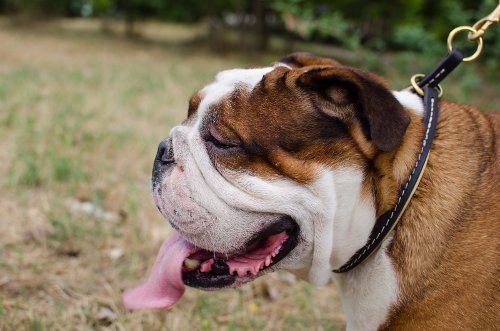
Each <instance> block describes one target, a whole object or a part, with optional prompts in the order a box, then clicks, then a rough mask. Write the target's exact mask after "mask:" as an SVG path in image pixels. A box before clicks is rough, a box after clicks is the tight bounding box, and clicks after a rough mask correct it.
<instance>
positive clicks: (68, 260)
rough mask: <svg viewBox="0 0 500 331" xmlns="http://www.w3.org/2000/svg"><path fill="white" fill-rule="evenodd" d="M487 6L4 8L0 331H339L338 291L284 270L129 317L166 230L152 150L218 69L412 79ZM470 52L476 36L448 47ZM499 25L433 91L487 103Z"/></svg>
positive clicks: (438, 0) (216, 3) (491, 106)
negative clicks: (156, 198)
mask: <svg viewBox="0 0 500 331" xmlns="http://www.w3.org/2000/svg"><path fill="white" fill-rule="evenodd" d="M497 5H498V1H497V0H481V1H478V0H464V1H460V2H457V1H452V0H405V1H400V0H398V1H391V2H375V1H359V0H349V1H346V0H336V1H333V0H332V1H319V0H318V1H313V0H311V1H304V0H267V1H264V0H257V1H247V0H207V1H194V0H184V1H173V0H0V196H1V199H0V330H69V329H71V330H184V329H196V330H198V329H200V330H214V329H222V330H253V329H264V330H283V329H307V330H309V329H311V330H341V329H343V328H344V326H345V321H344V317H343V312H342V308H341V306H340V302H339V300H338V297H337V295H336V291H335V288H334V286H333V285H332V284H329V285H327V286H325V287H322V288H315V287H312V286H311V285H309V284H307V283H305V282H302V281H300V280H297V279H295V278H294V277H293V276H291V275H290V274H288V273H285V272H279V273H275V274H272V275H268V276H266V277H263V278H261V279H259V280H257V281H256V282H253V283H251V284H247V285H245V286H243V287H242V288H239V289H233V290H225V291H220V292H216V293H205V292H200V291H196V290H192V289H187V291H186V294H185V296H184V297H183V298H182V299H181V301H179V302H178V303H177V304H176V305H175V306H174V307H172V308H171V309H169V310H160V311H139V312H133V313H130V312H126V311H125V309H124V307H123V305H122V303H121V293H122V291H123V290H124V289H125V288H127V287H130V286H134V285H137V284H139V283H140V282H143V281H144V280H145V279H146V277H147V276H148V274H149V271H150V269H151V266H152V265H153V262H154V260H155V258H156V253H157V251H158V248H159V247H160V245H161V242H162V241H163V240H164V239H165V237H167V236H168V235H169V234H170V233H171V232H172V230H171V228H170V227H169V226H168V225H167V224H166V222H165V221H164V220H163V218H162V217H161V215H160V214H159V213H158V212H157V210H156V207H155V206H154V204H153V202H152V199H151V198H150V194H149V178H150V173H151V168H152V161H153V157H154V155H155V152H156V148H157V145H158V143H159V142H160V141H161V140H162V139H163V138H164V137H165V136H166V135H168V132H169V131H170V129H171V127H173V126H174V125H176V124H177V123H179V122H180V121H182V119H183V118H184V117H185V115H186V113H187V104H188V99H189V97H190V95H191V94H193V93H194V92H195V91H196V90H198V89H200V88H201V87H203V86H204V85H206V84H207V83H209V82H210V81H211V80H212V78H213V76H214V75H215V74H216V73H217V72H218V71H220V70H223V69H228V68H234V67H244V66H248V65H265V64H268V63H270V62H273V61H275V60H276V59H278V58H280V57H282V56H283V55H285V54H286V53H289V52H292V51H309V52H312V53H315V54H317V55H321V56H327V57H332V58H335V59H337V60H338V61H340V62H342V63H344V64H346V65H351V66H356V67H359V68H362V69H364V70H368V71H372V72H375V73H377V74H380V75H382V76H383V77H385V78H386V79H387V81H388V82H389V83H390V84H391V86H393V88H395V89H401V88H405V87H406V86H408V85H409V79H410V77H411V76H412V75H413V74H415V73H424V72H426V71H427V70H429V69H430V68H432V67H433V66H434V65H435V64H436V63H437V61H438V60H439V59H440V58H441V57H442V56H444V55H445V54H446V37H447V35H448V33H449V31H451V30H452V29H453V28H455V27H456V26H459V25H472V24H474V23H475V22H476V21H477V20H478V19H480V18H482V17H483V16H486V15H487V14H488V13H489V12H491V11H492V10H493V9H494V8H495V7H496V6H497ZM456 45H458V46H459V47H461V48H463V49H464V50H465V51H466V52H467V53H472V52H474V50H475V46H476V45H475V44H474V43H469V42H467V41H466V38H465V35H459V36H458V37H457V42H456ZM499 58H500V27H498V26H494V27H492V28H491V29H490V30H489V31H488V32H487V33H486V37H485V47H484V52H483V54H482V55H481V57H480V59H479V60H477V61H476V62H474V63H469V64H463V65H461V66H460V67H459V68H458V69H457V70H456V72H454V73H453V74H452V75H451V76H450V78H449V79H447V80H446V81H445V82H444V83H443V85H444V89H445V98H448V99H451V100H454V101H459V102H467V103H470V104H472V105H474V106H476V107H478V108H480V109H482V110H495V109H498V108H499V107H498V104H499V93H498V91H499V81H500V80H499V77H500V60H499Z"/></svg>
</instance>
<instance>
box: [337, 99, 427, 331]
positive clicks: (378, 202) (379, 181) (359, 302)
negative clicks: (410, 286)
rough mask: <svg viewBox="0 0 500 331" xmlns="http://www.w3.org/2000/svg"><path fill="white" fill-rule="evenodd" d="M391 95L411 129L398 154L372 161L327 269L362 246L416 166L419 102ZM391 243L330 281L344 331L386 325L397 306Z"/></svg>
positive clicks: (420, 137)
mask: <svg viewBox="0 0 500 331" xmlns="http://www.w3.org/2000/svg"><path fill="white" fill-rule="evenodd" d="M394 95H395V96H396V97H397V98H398V100H399V101H400V103H401V104H403V106H404V107H405V109H406V110H407V111H408V112H409V114H410V116H411V117H412V124H411V125H410V127H409V128H408V129H407V134H406V135H405V138H404V139H403V142H402V143H401V146H400V147H399V148H398V149H397V150H395V151H393V152H388V153H382V154H379V155H373V164H374V168H373V169H371V170H370V172H369V173H368V174H367V178H366V179H365V182H364V183H363V186H364V188H363V190H362V191H363V192H365V193H364V194H363V195H364V198H363V200H362V201H363V202H362V203H360V202H361V198H360V201H359V202H358V203H357V205H356V208H354V209H352V216H353V217H352V219H351V221H350V223H349V226H347V227H344V228H341V227H338V228H336V229H335V230H334V234H335V237H338V238H335V239H334V241H333V242H334V243H336V242H341V243H342V247H336V249H334V253H332V265H338V264H339V263H340V265H342V263H344V262H345V260H346V259H348V258H349V257H350V256H351V255H352V253H353V252H354V251H356V249H358V248H359V247H361V246H363V245H364V243H365V242H366V240H367V238H368V236H369V234H370V231H371V228H372V227H373V224H374V223H375V219H376V218H377V217H379V216H380V215H381V214H382V213H384V212H385V211H387V210H388V209H390V208H392V206H393V205H394V203H395V202H396V200H397V195H398V188H399V187H400V185H402V184H403V183H404V182H405V180H406V178H407V177H408V173H409V172H410V171H411V166H412V165H413V164H414V162H415V158H416V155H417V152H418V150H419V143H420V141H421V139H422V133H421V132H422V131H423V130H422V124H421V123H422V116H423V106H422V102H421V99H420V98H419V97H415V96H414V94H411V93H406V92H395V93H394ZM366 192H370V193H371V194H370V193H366ZM344 223H345V220H344ZM338 224H343V223H342V222H339V223H338ZM393 237H394V234H391V235H390V236H389V237H388V238H387V239H386V240H385V241H384V242H383V244H382V246H381V247H380V249H379V250H378V251H377V252H376V253H374V254H373V255H372V256H371V257H370V258H368V259H367V260H366V261H364V262H363V263H362V264H360V265H359V266H357V267H356V268H354V269H353V270H351V271H350V272H348V273H346V274H334V276H333V279H334V281H335V284H336V285H337V288H338V290H339V295H340V298H341V300H342V304H343V307H344V312H345V316H346V320H347V326H348V329H352V330H376V329H377V328H378V327H379V326H380V325H382V324H383V323H384V322H385V321H386V320H387V318H388V316H389V315H390V313H391V308H392V307H394V306H395V305H396V304H397V301H398V300H397V299H398V295H399V293H400V287H399V285H398V279H399V276H398V275H397V271H396V270H395V268H394V266H393V261H392V257H391V255H390V252H389V248H390V246H391V243H392V240H393ZM346 243H348V244H346ZM360 312H363V313H360Z"/></svg>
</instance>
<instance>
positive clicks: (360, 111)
mask: <svg viewBox="0 0 500 331" xmlns="http://www.w3.org/2000/svg"><path fill="white" fill-rule="evenodd" d="M440 106H441V108H442V114H441V116H440V118H439V122H438V131H437V132H436V140H435V142H434V143H433V146H432V148H431V157H430V159H429V163H428V170H426V172H425V173H424V175H423V178H422V180H421V183H420V185H419V187H418V189H417V190H416V193H415V196H414V198H413V199H412V201H411V203H410V205H409V206H408V208H407V211H406V212H405V215H404V216H403V218H402V220H401V222H400V225H399V226H398V227H397V229H396V230H395V231H394V232H393V233H392V234H391V235H390V236H389V238H388V239H387V240H385V242H384V243H383V245H382V247H381V248H380V249H379V250H378V251H377V252H376V253H374V254H373V255H372V256H371V257H370V258H369V259H368V260H366V261H365V262H363V263H362V264H361V265H359V266H358V267H356V268H355V269H354V270H352V271H350V272H348V273H346V274H334V273H333V272H332V270H334V269H336V268H338V267H340V266H342V265H343V264H344V263H345V262H346V261H347V260H349V258H350V257H351V256H352V255H353V254H354V253H355V252H356V251H357V250H358V249H359V248H360V247H362V246H363V245H364V244H365V242H366V241H367V239H368V236H369V234H370V232H371V230H372V227H373V225H374V223H375V220H376V219H377V217H378V216H380V215H381V214H383V213H384V212H386V211H387V210H389V209H390V208H391V207H392V206H393V205H394V204H395V202H396V200H397V197H398V188H399V187H400V185H402V184H403V183H404V182H405V180H406V178H407V177H408V175H409V173H410V171H411V168H412V166H413V164H414V163H415V159H416V157H417V154H418V150H419V148H420V142H421V140H422V136H423V134H424V128H423V124H422V113H423V106H422V101H421V99H420V98H419V97H418V96H416V95H413V94H412V93H410V92H398V91H391V90H390V88H389V86H388V85H387V84H386V83H385V82H384V81H383V80H382V79H381V78H379V77H378V76H376V75H374V74H371V73H367V72H363V71H361V70H358V69H354V68H349V67H346V66H342V65H341V64H339V63H338V62H336V61H333V60H330V59H325V58H318V57H315V56H312V55H310V54H305V53H295V54H291V55H289V56H287V57H285V58H282V59H281V60H279V61H277V62H275V63H273V64H271V65H270V66H266V67H254V68H248V69H233V70H227V71H223V72H220V73H219V74H218V75H217V76H216V78H215V79H214V81H213V82H212V83H210V84H209V85H207V86H206V87H205V88H203V89H202V90H200V91H199V92H197V93H196V94H195V95H194V96H193V97H192V98H191V100H190V102H189V111H188V117H187V119H186V120H185V121H184V122H183V123H182V124H180V125H178V126H176V127H174V128H173V129H172V130H171V132H170V135H169V136H168V137H167V138H166V139H165V140H164V141H162V142H161V143H160V145H159V148H158V153H157V155H156V158H155V160H154V168H153V175H152V195H153V198H154V201H155V204H156V206H157V207H158V209H159V210H160V212H161V213H162V215H163V216H164V217H165V218H166V219H167V220H168V221H169V223H170V224H171V226H172V227H173V228H174V229H175V230H176V233H175V234H174V235H172V236H170V237H169V238H167V240H166V241H165V242H164V243H163V245H162V247H161V248H160V251H159V253H158V257H157V260H156V262H155V265H154V266H153V269H152V271H151V275H150V277H149V280H148V281H147V282H146V283H145V284H144V285H142V286H139V287H137V288H134V289H131V290H128V291H127V292H126V293H125V295H124V302H125V305H126V307H127V308H129V309H141V308H164V307H169V306H171V305H173V304H174V303H175V302H177V301H178V300H179V299H180V297H181V296H182V294H183V292H184V285H188V286H192V287H196V288H200V289H204V290H213V289H220V288H226V287H235V286H239V285H241V284H244V283H246V282H249V281H252V280H253V279H255V278H257V277H259V276H261V275H264V274H266V273H269V272H272V271H274V270H277V269H285V270H288V271H290V272H293V273H295V274H297V275H298V276H299V277H301V278H303V279H305V280H307V281H309V282H311V283H313V284H315V285H323V284H325V283H326V282H327V281H328V280H329V279H331V278H333V280H334V281H335V283H336V285H337V286H338V288H339V294H340V296H341V300H342V303H343V306H344V311H345V314H346V319H347V323H348V328H352V329H367V330H369V329H377V328H384V327H387V328H395V329H397V328H398V327H400V328H412V327H415V328H416V327H419V328H420V327H425V326H432V328H435V327H436V325H443V326H444V327H445V328H446V327H450V326H453V325H455V326H457V325H458V326H462V327H467V326H468V325H469V324H467V323H468V321H469V320H468V319H467V318H466V317H464V318H463V319H460V318H457V316H456V314H455V313H454V310H453V309H455V308H457V307H462V308H460V309H462V311H463V309H464V308H463V305H467V306H468V307H470V309H471V313H475V312H476V310H474V309H475V308H474V307H476V306H477V302H476V303H474V302H472V301H474V300H473V299H472V298H473V297H475V296H476V294H477V292H474V289H476V287H478V286H482V287H486V288H490V289H491V288H495V286H496V292H495V293H496V297H495V295H494V296H491V295H490V296H488V298H489V300H490V301H489V302H486V301H484V302H482V304H488V307H493V308H496V309H497V312H498V311H499V310H498V309H500V307H499V305H500V303H499V302H498V301H499V295H500V290H499V289H498V288H499V281H498V279H500V275H499V274H498V273H499V271H498V270H500V268H499V265H500V253H499V247H498V242H499V240H500V239H499V238H498V236H499V233H500V221H499V220H498V218H499V216H498V215H500V209H499V208H500V207H499V206H500V194H499V188H498V182H499V179H500V175H499V162H500V161H499V160H498V155H499V150H498V145H495V140H496V136H497V133H498V130H499V120H498V119H497V117H498V116H496V115H493V114H482V113H480V112H478V111H476V110H474V109H472V108H471V107H470V106H466V105H462V104H460V105H459V104H455V103H451V102H447V101H441V102H440ZM464 127H466V128H467V129H466V130H460V128H464ZM472 128H473V129H472ZM495 148H496V150H495ZM492 179H494V180H492ZM495 181H496V182H495ZM495 183H496V185H495ZM483 205H484V206H485V207H487V208H483V209H481V208H480V207H481V206H483ZM478 219H480V221H478ZM471 220H474V222H471ZM468 232H471V233H472V235H466V233H468ZM452 238H453V239H452ZM491 242H493V243H495V242H496V243H497V244H491ZM466 244H469V245H466ZM495 245H496V246H495ZM478 246H481V247H484V249H485V250H487V251H488V254H484V253H481V252H479V251H478V250H477V247H478ZM460 259H470V260H471V261H473V266H470V265H469V266H465V267H461V266H460V264H458V262H457V261H459V260H460ZM485 265H490V268H489V269H488V270H483V269H485V268H484V267H483V269H481V267H482V266H485ZM495 265H496V269H495V268H491V266H495ZM472 267H477V268H479V270H481V275H482V276H481V277H482V278H481V279H482V280H481V282H479V283H478V282H474V280H475V279H476V278H475V277H473V276H472V275H470V274H468V271H467V270H469V269H468V268H472ZM431 275H432V276H431ZM457 279H458V280H460V281H457ZM476 280H477V279H476ZM459 283H460V284H459ZM482 287H481V288H482ZM469 291H470V292H469ZM476 291H477V289H476ZM457 293H461V295H458V294H457ZM467 293H469V294H467ZM492 298H493V299H492ZM486 299H487V298H485V299H484V300H486ZM440 300H446V302H447V305H450V307H451V308H450V307H449V308H444V307H443V305H442V304H441V303H442V302H441V301H440ZM469 301H471V302H469ZM476 301H477V300H476ZM493 308H492V309H493ZM457 309H458V308H457ZM488 309H489V308H488ZM475 314H476V315H475V316H476V317H475V319H476V320H477V321H479V322H478V323H479V324H475V325H476V326H477V325H481V324H480V323H493V322H498V319H499V317H498V315H499V314H498V313H497V314H496V315H495V314H482V315H481V314H479V315H478V313H475ZM424 317H425V318H424ZM477 321H476V322H477ZM439 323H441V324H439ZM453 323H454V324H453ZM485 325H486V324H485ZM490 325H492V324H490ZM496 325H499V324H496Z"/></svg>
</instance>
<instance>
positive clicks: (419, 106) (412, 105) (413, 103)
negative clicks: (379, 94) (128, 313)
mask: <svg viewBox="0 0 500 331" xmlns="http://www.w3.org/2000/svg"><path fill="white" fill-rule="evenodd" d="M392 94H393V95H394V97H395V98H396V99H397V100H398V101H399V103H400V104H401V105H403V106H404V107H406V108H408V109H410V110H412V111H414V112H415V113H417V114H423V113H424V103H423V101H422V98H421V97H420V96H418V95H417V94H415V93H412V92H410V91H405V90H403V91H392Z"/></svg>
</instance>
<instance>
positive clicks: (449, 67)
mask: <svg viewBox="0 0 500 331" xmlns="http://www.w3.org/2000/svg"><path fill="white" fill-rule="evenodd" d="M498 23H500V0H499V5H498V6H497V8H496V9H495V10H494V11H493V12H491V13H490V14H489V15H488V16H486V17H484V18H482V19H481V20H479V21H478V22H477V23H476V24H474V25H473V26H472V27H470V26H460V27H457V28H455V29H453V30H452V31H451V32H450V34H449V36H448V52H449V54H448V55H446V56H445V57H444V58H443V59H442V60H441V61H440V62H439V63H438V64H437V65H436V66H435V67H434V68H433V69H432V70H431V71H429V72H428V73H427V74H426V75H421V74H417V75H414V76H413V77H412V78H411V83H412V86H411V87H410V88H409V90H410V91H412V92H414V93H417V94H419V95H420V96H422V97H423V102H424V117H423V123H424V128H425V134H424V138H423V139H422V143H421V149H420V152H419V154H418V155H417V161H416V162H415V166H414V167H413V169H412V171H411V173H410V175H409V176H408V179H407V181H406V182H405V184H403V185H402V186H401V187H400V189H399V193H398V200H397V202H396V205H395V206H394V207H393V208H392V209H391V210H389V211H387V212H385V213H384V214H383V215H382V216H380V217H379V218H378V219H377V221H376V222H375V226H374V227H373V229H372V231H371V233H370V236H369V237H368V241H367V242H366V244H365V245H364V246H363V247H361V248H360V249H358V250H357V251H356V253H354V255H353V256H351V258H350V259H349V261H347V262H346V263H345V264H344V265H342V266H341V267H340V268H338V269H335V270H333V272H335V273H344V272H347V271H349V270H352V269H353V268H355V267H356V266H358V265H359V264H360V263H362V262H363V261H365V260H366V259H368V258H369V257H370V256H371V255H372V254H373V253H374V252H375V251H376V250H377V249H378V248H379V247H380V245H381V244H382V242H383V241H384V240H385V239H386V238H387V236H388V235H389V234H390V233H391V231H392V230H393V229H394V228H395V227H396V225H397V224H398V222H399V220H400V219H401V217H402V215H403V213H404V211H405V209H406V207H407V206H408V204H409V202H410V200H411V198H412V196H413V194H414V193H415V190H416V189H417V187H418V184H419V182H420V179H421V178H422V174H423V172H424V169H425V167H426V165H427V160H428V159H429V153H430V148H431V145H432V140H433V138H434V132H435V131H436V125H437V118H438V111H439V107H438V103H439V98H440V97H441V96H442V94H443V89H442V88H441V86H440V85H439V83H440V82H441V81H442V80H443V79H444V78H445V77H446V76H447V75H448V74H449V73H450V72H452V71H453V69H455V68H456V67H457V66H458V65H459V64H460V63H462V62H471V61H474V60H475V59H476V58H478V57H479V55H480V54H481V52H482V50H483V38H482V37H483V35H484V33H485V32H486V30H487V29H488V28H490V27H491V26H492V25H495V24H498ZM464 31H465V32H469V36H468V39H469V41H477V43H478V46H477V50H476V52H475V53H474V54H473V55H472V56H469V57H465V56H464V53H462V51H460V50H459V49H458V48H453V39H454V38H455V36H456V35H457V34H458V33H460V32H464Z"/></svg>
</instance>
